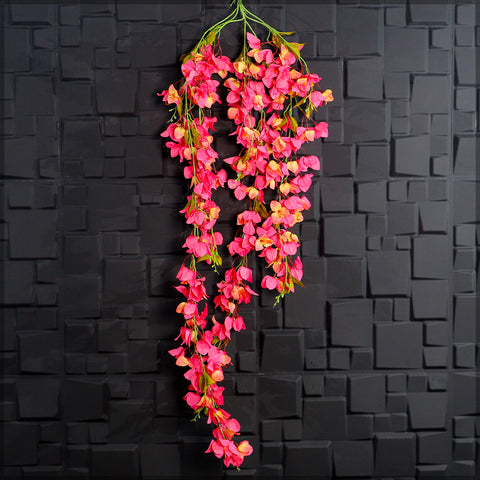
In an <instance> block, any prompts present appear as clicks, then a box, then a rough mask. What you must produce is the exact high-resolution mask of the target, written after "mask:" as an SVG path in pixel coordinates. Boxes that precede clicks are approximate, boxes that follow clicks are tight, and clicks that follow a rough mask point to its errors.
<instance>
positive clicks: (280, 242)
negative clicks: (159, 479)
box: [158, 0, 333, 468]
mask: <svg viewBox="0 0 480 480" xmlns="http://www.w3.org/2000/svg"><path fill="white" fill-rule="evenodd" d="M234 3H235V9H234V10H233V11H232V13H231V14H230V15H228V16H227V17H226V18H225V19H224V20H222V21H220V22H218V23H217V24H216V25H214V26H213V27H211V28H210V29H208V30H207V31H206V32H205V34H204V35H203V36H202V38H201V39H200V41H199V42H198V44H197V45H196V46H195V48H193V50H192V51H191V52H189V53H188V54H187V55H185V56H184V57H183V58H182V60H183V63H182V68H181V70H182V75H183V78H182V80H181V81H180V82H179V84H178V85H170V86H169V87H168V88H167V89H166V90H164V91H163V92H161V93H159V94H158V95H159V96H160V97H161V98H162V99H163V101H164V102H165V103H166V104H167V105H171V106H172V111H173V114H172V118H171V121H170V124H169V125H168V127H167V128H166V129H165V131H164V132H162V133H161V135H162V136H163V137H165V138H167V139H168V141H167V142H166V146H167V147H168V148H169V149H170V154H171V156H172V157H173V158H175V157H178V158H179V161H180V162H181V163H182V164H183V165H184V169H183V173H184V176H185V178H186V179H187V180H188V181H189V184H190V194H189V195H188V196H187V203H186V205H185V207H184V208H183V209H182V210H181V211H180V212H181V213H182V214H183V215H184V216H185V220H186V223H187V225H190V226H191V231H190V232H189V233H188V235H187V236H186V238H185V242H184V244H183V248H185V250H186V253H187V254H188V256H187V258H186V259H185V261H184V262H183V264H182V265H181V267H180V269H179V271H178V274H177V279H178V281H179V285H176V286H175V288H176V289H177V291H178V292H179V293H180V294H182V295H183V296H184V297H185V299H184V300H183V301H182V302H180V303H179V304H178V306H177V308H176V311H177V313H179V314H180V315H182V316H183V319H184V323H183V325H182V326H181V328H180V332H179V335H178V336H177V338H176V339H175V340H180V341H181V342H180V346H179V347H177V348H173V349H171V350H169V353H170V355H172V356H173V357H175V359H176V364H177V365H178V366H181V367H184V368H186V369H187V370H186V372H185V374H184V377H185V378H186V379H187V380H188V381H189V382H190V383H189V386H188V392H187V393H186V394H185V395H184V397H183V398H184V400H185V402H186V403H187V405H188V406H189V407H190V408H191V409H193V411H194V414H195V416H194V420H196V419H197V418H199V417H200V415H202V414H204V415H205V416H206V418H207V423H212V424H213V425H214V428H213V430H212V434H213V439H212V440H211V442H210V445H209V446H208V448H207V450H206V452H211V453H213V454H214V455H215V456H216V457H218V458H222V459H223V462H224V464H225V465H226V466H227V467H228V466H235V467H237V468H239V466H240V465H241V464H242V463H243V461H244V458H245V457H247V456H249V455H251V454H252V452H253V448H252V446H251V445H250V444H249V442H248V440H243V441H241V442H239V443H236V442H235V440H234V438H235V436H236V435H239V434H240V429H241V427H240V424H239V422H238V421H237V420H236V419H234V418H233V417H232V416H231V415H230V414H229V413H228V412H227V411H226V410H224V409H223V408H222V406H223V405H224V398H223V392H224V387H221V386H219V382H221V381H222V380H223V378H224V373H223V371H224V369H225V368H226V367H227V366H228V365H230V364H231V357H230V356H229V355H228V354H227V352H226V347H227V345H228V343H229V341H230V340H231V338H232V331H234V332H240V331H242V330H244V329H245V328H246V327H245V322H244V319H243V317H242V316H241V315H240V306H241V305H242V304H244V303H245V304H248V303H250V302H251V301H252V299H253V297H254V296H257V295H258V294H257V293H256V292H255V290H254V288H253V280H254V275H253V271H252V269H251V268H250V267H249V266H248V256H249V254H250V253H253V252H255V253H256V254H257V255H258V256H259V257H261V258H264V259H265V263H266V268H267V269H269V270H268V271H267V273H266V274H265V275H264V276H263V278H262V279H261V281H260V287H261V288H265V289H267V290H272V291H275V292H276V303H277V302H278V301H280V299H281V298H283V296H284V295H285V294H287V293H289V292H293V291H294V289H295V284H297V285H302V283H301V279H302V275H303V270H302V269H303V265H302V261H301V259H300V257H299V256H298V251H299V248H300V240H299V238H298V236H297V235H296V233H294V232H293V231H292V229H293V228H294V227H295V225H296V224H298V223H300V222H302V221H303V214H302V212H303V211H305V210H308V209H309V208H310V207H311V204H310V201H309V200H308V198H307V197H306V196H305V195H304V193H306V192H307V191H308V189H309V187H310V185H311V183H312V177H313V174H312V173H307V172H309V170H319V169H320V161H319V159H318V157H316V156H315V155H308V154H306V153H305V152H304V151H303V149H302V146H303V144H304V143H306V142H313V141H315V140H316V139H318V138H324V137H327V136H328V125H327V124H326V123H325V122H318V123H316V124H315V123H314V122H313V121H312V115H313V113H314V111H315V110H316V109H317V108H318V107H319V106H321V105H324V104H326V103H327V102H330V101H332V100H333V96H332V92H331V91H330V90H325V91H322V90H320V89H318V88H317V86H318V83H319V81H320V80H321V78H320V77H319V76H318V75H315V74H312V73H310V72H309V70H308V65H307V64H306V62H305V61H304V59H303V58H302V56H301V54H300V51H301V49H302V47H303V45H302V44H298V43H295V42H289V41H287V40H286V39H285V36H286V35H289V33H282V32H279V31H277V30H276V29H274V28H273V27H271V26H269V25H268V24H266V23H265V22H264V21H263V20H262V19H260V18H259V17H257V16H256V15H254V14H253V13H251V12H250V11H249V10H247V9H246V8H245V7H244V5H243V4H242V0H235V2H234ZM239 21H241V22H243V26H244V33H245V35H244V43H243V48H242V51H241V54H240V55H239V56H238V57H237V58H236V59H235V60H233V61H232V60H231V59H229V58H228V57H226V56H224V55H222V54H221V49H220V46H219V41H218V37H219V35H220V32H221V30H222V29H223V28H224V27H225V26H226V25H229V24H231V23H234V22H239ZM253 24H257V25H260V26H261V27H262V28H264V29H265V30H266V31H267V34H268V39H267V41H263V42H262V40H261V39H260V37H259V36H257V34H256V33H255V32H254V30H253V28H252V25H253ZM247 29H248V30H250V31H247ZM220 86H223V87H225V88H226V89H227V92H228V93H227V95H226V98H225V99H222V98H220V94H219V87H220ZM221 103H225V104H226V105H225V108H226V110H227V112H226V113H227V117H228V118H229V119H230V120H231V121H232V130H233V131H232V133H231V135H233V136H235V138H236V142H237V143H238V145H239V148H240V152H239V153H238V155H236V156H233V157H229V158H224V159H223V160H222V161H223V162H224V163H225V167H226V168H227V169H228V170H229V171H231V172H232V174H233V175H231V178H228V174H227V170H225V169H224V168H219V166H218V163H219V155H218V153H217V152H216V151H215V150H214V147H213V140H214V135H213V132H214V131H215V128H214V127H215V123H216V122H217V118H216V117H214V116H212V115H211V111H210V109H211V108H212V107H213V106H214V105H215V104H221ZM218 188H229V189H231V190H232V191H233V194H234V196H235V198H236V199H237V200H240V201H245V202H246V204H247V205H246V208H245V210H244V211H243V212H241V213H240V214H238V215H237V226H238V230H237V232H236V234H235V237H234V238H233V239H232V240H231V241H230V242H228V244H227V248H228V251H229V253H230V255H231V257H232V260H233V264H232V266H231V267H230V268H228V269H226V270H225V271H224V273H223V278H222V279H219V281H218V283H217V289H218V292H217V294H216V295H215V296H214V297H213V299H212V303H213V309H214V310H215V312H216V313H215V315H211V316H210V315H209V308H208V305H209V298H210V297H209V296H208V294H207V290H206V287H205V281H206V278H205V277H204V276H202V275H201V274H200V273H199V272H198V270H197V265H198V263H199V262H202V261H204V262H206V263H207V264H209V265H211V266H212V268H213V269H214V270H215V272H217V273H218V274H220V272H221V267H222V258H221V256H220V254H219V251H218V247H219V246H220V245H222V244H223V242H224V239H223V236H222V235H221V234H220V232H218V231H216V230H215V225H216V222H217V220H218V219H219V218H220V215H221V209H220V206H219V205H217V204H216V203H215V201H214V199H213V198H212V194H213V192H214V191H215V190H217V189H218ZM272 196H273V198H272ZM266 198H268V199H269V200H268V201H267V200H266Z"/></svg>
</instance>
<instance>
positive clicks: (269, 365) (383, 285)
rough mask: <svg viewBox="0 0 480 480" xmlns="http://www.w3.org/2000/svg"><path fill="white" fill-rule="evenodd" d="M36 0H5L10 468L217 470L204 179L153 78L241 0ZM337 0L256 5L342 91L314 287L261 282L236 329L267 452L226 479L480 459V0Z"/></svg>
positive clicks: (229, 48) (385, 472)
mask: <svg viewBox="0 0 480 480" xmlns="http://www.w3.org/2000/svg"><path fill="white" fill-rule="evenodd" d="M32 3H35V5H24V4H21V3H12V4H11V5H9V6H7V7H5V10H4V23H5V25H6V27H5V31H4V36H5V44H4V58H3V70H4V72H5V73H4V77H3V78H4V85H3V92H2V106H3V117H4V120H3V130H2V135H3V141H4V152H5V155H4V165H3V173H4V181H3V184H2V192H3V193H2V200H3V204H2V205H3V207H4V209H3V218H2V220H3V223H2V224H1V227H2V228H1V241H2V251H3V254H4V257H5V261H4V262H3V264H2V265H3V272H2V273H3V277H4V285H3V299H2V302H3V304H4V306H5V309H4V320H3V326H4V328H3V342H2V344H1V349H2V353H1V358H2V367H3V371H4V377H3V381H2V397H3V398H2V408H1V420H2V421H3V423H2V430H3V435H4V440H5V441H4V445H3V451H4V455H3V462H2V463H3V465H4V466H3V473H4V475H5V476H6V477H7V478H9V477H17V476H22V475H23V476H25V477H27V476H30V475H40V476H44V477H53V476H60V477H66V476H67V475H75V476H78V477H80V478H88V477H89V475H90V474H93V475H97V476H102V475H115V476H116V477H117V478H118V477H121V476H128V477H129V478H148V477H155V476H164V477H180V476H183V477H186V476H189V475H192V476H194V477H199V472H205V474H206V475H207V476H208V477H209V478H213V476H214V475H221V474H222V465H221V462H220V461H219V460H217V459H216V458H215V457H213V455H211V454H209V455H204V454H203V451H204V450H205V449H206V447H207V446H208V442H209V439H210V427H209V426H206V425H205V424H204V422H203V421H202V422H197V423H192V422H190V418H191V414H190V410H189V408H188V407H187V406H186V404H185V403H184V401H183V400H182V399H181V397H182V396H183V395H184V393H185V388H186V382H185V381H184V379H183V378H182V373H183V372H182V370H181V369H180V368H178V367H176V366H175V365H174V361H173V359H172V357H170V356H169V355H168V354H167V353H166V351H167V350H168V349H169V348H173V347H174V346H175V345H176V343H175V342H174V341H173V338H174V337H175V336H176V334H177V331H178V328H179V326H180V324H181V318H180V316H179V315H177V314H176V313H175V306H176V303H177V298H176V297H175V296H174V290H173V288H172V283H174V282H175V274H176V270H177V269H178V266H179V265H180V263H181V262H182V260H183V258H184V255H183V253H182V249H181V244H182V237H183V235H184V233H185V229H184V226H183V221H182V217H181V215H180V214H179V213H178V210H179V209H180V208H181V207H183V205H184V195H185V193H186V188H185V182H184V181H183V179H182V177H181V175H180V174H181V170H180V169H179V167H178V165H177V162H176V160H171V159H170V158H169V157H168V154H167V152H166V150H163V147H162V140H161V139H160V137H159V136H158V133H159V132H160V131H161V130H163V129H164V128H165V126H166V122H167V120H168V111H167V109H166V108H165V107H164V106H163V105H162V104H161V103H160V102H159V101H158V99H157V97H156V96H155V92H157V91H161V90H163V89H164V88H166V87H168V85H169V84H170V83H171V82H172V81H175V80H176V79H177V78H178V63H177V59H178V57H179V56H180V55H181V54H182V53H185V52H186V51H187V50H188V49H189V48H191V47H192V46H193V45H194V44H195V41H196V40H198V38H199V37H200V35H201V33H202V31H203V30H204V29H205V28H206V26H209V25H211V24H212V23H213V22H214V21H215V20H218V19H219V18H220V17H221V16H222V15H223V14H224V13H226V11H227V8H226V5H227V4H228V2H227V1H219V0H217V1H211V0H208V1H207V0H205V1H198V2H193V1H190V2H175V1H173V0H172V1H171V2H157V3H148V4H143V3H135V2H131V3H130V4H128V3H124V2H122V3H115V2H113V1H112V2H108V3H105V4H104V5H101V4H97V3H80V2H77V3H76V4H75V3H72V4H65V5H63V6H62V4H58V3H47V2H45V3H42V2H32ZM341 3H342V4H341V5H336V4H334V3H323V4H315V2H305V3H301V2H288V1H286V2H283V3H282V2H281V1H278V2H277V3H273V2H261V1H258V2H253V1H251V2H250V3H249V5H252V6H253V8H254V9H255V11H257V12H258V13H260V15H261V16H263V17H264V18H265V19H266V20H267V21H269V22H270V23H272V24H273V25H276V26H279V27H280V29H281V30H287V31H289V30H296V31H297V32H298V33H297V35H296V38H297V39H298V40H299V41H301V42H305V43H306V46H305V48H304V50H303V52H304V56H305V57H306V58H307V59H308V61H309V65H310V66H311V70H312V71H313V72H315V73H318V74H320V75H321V76H322V77H323V78H324V80H323V81H322V86H323V88H331V89H332V90H333V92H334V96H335V102H334V103H333V104H331V105H329V106H328V107H327V108H325V109H323V110H322V111H321V112H320V113H319V116H318V119H319V120H320V119H323V118H324V119H325V120H327V121H328V122H329V125H330V136H329V138H328V139H327V141H325V142H324V143H321V142H320V141H317V142H315V144H314V146H313V147H311V148H310V150H311V152H312V153H316V154H318V155H320V156H321V162H322V170H321V172H320V174H319V175H318V176H317V177H316V178H315V183H314V185H313V186H312V189H311V193H310V194H309V195H310V198H311V200H312V205H313V207H312V209H311V211H310V212H309V213H308V215H307V217H306V221H305V222H304V223H303V224H302V225H301V228H300V231H301V237H302V241H303V246H302V255H303V259H304V264H305V281H304V283H305V288H304V289H298V291H297V292H296V293H295V294H292V295H290V296H288V298H286V299H285V301H284V303H283V305H281V306H280V307H275V308H274V307H272V306H271V305H272V299H271V297H270V296H268V295H264V294H263V293H262V295H261V296H260V299H259V300H257V301H256V302H255V303H253V304H251V305H250V306H249V308H246V309H244V312H245V315H244V316H245V318H246V319H247V320H248V322H247V323H248V325H247V327H248V330H247V331H245V332H242V333H241V334H236V335H235V339H234V341H233V342H232V344H231V346H230V347H229V352H230V353H231V355H232V357H233V361H234V366H233V367H230V368H229V369H228V372H229V373H228V375H227V378H226V380H225V381H224V385H225V387H226V388H227V392H228V395H227V396H226V408H227V410H229V411H231V412H232V413H233V414H234V415H235V416H236V417H237V418H238V419H239V421H240V423H241V425H242V431H243V433H244V434H245V436H244V437H243V438H248V439H249V440H250V441H251V443H252V444H253V446H254V448H255V453H254V454H253V455H252V456H251V457H248V458H247V459H246V461H245V463H244V465H243V467H244V468H243V469H242V471H241V472H236V471H229V472H228V473H226V474H225V475H226V477H225V478H233V477H237V476H241V477H242V478H255V475H258V476H262V475H263V476H272V477H274V478H283V477H287V476H291V477H299V476H302V475H305V476H314V475H316V476H324V477H332V478H340V477H371V476H374V475H375V476H378V477H383V478H385V477H388V478H395V477H402V478H423V477H424V476H426V475H433V476H435V477H437V478H438V477H444V476H454V475H459V476H465V477H473V476H474V474H475V464H476V462H478V459H479V452H480V415H479V411H480V410H479V408H478V405H477V395H476V394H477V393H478V389H477V386H478V383H477V380H478V374H477V373H476V367H477V366H478V364H479V358H480V355H479V338H478V336H477V330H476V309H475V307H476V303H477V301H478V295H477V294H476V290H477V287H478V278H479V276H478V274H479V267H478V265H479V263H478V251H479V243H480V229H479V223H478V222H479V217H478V215H477V214H476V210H475V191H476V187H477V185H478V183H476V182H475V181H474V180H475V176H474V174H475V147H476V145H477V152H478V136H476V135H478V130H477V128H478V127H477V125H478V92H477V89H476V88H477V87H476V81H475V66H476V60H477V56H476V51H478V46H479V45H480V32H479V27H478V26H477V25H478V22H477V21H476V19H478V10H477V11H476V10H475V4H474V3H469V2H468V1H464V2H463V1H462V2H459V3H456V4H454V3H447V2H443V3H441V2H439V4H438V5H427V4H422V3H418V4H415V5H413V4H412V5H410V6H408V5H405V4H403V5H401V4H399V5H383V4H381V2H380V3H379V2H377V1H376V2H372V3H373V4H372V5H367V4H364V5H363V4H362V5H358V3H359V2H358V1H357V2H355V1H352V2H341ZM390 3H391V2H390ZM399 3H401V2H399ZM224 46H225V52H226V53H230V52H235V49H236V48H237V44H236V43H235V41H234V40H232V39H231V37H229V36H228V35H227V36H226V37H225V39H224ZM227 127H228V126H227V125H226V124H224V125H223V131H227ZM217 148H218V149H219V150H220V151H221V152H223V153H226V152H227V151H229V149H231V145H230V144H229V143H228V142H226V141H225V136H223V137H222V136H220V138H219V140H218V142H217ZM222 202H223V203H222V205H223V208H224V210H223V212H224V213H225V215H226V217H224V218H226V219H227V220H226V222H225V223H224V224H223V225H222V226H221V229H222V231H223V232H225V233H228V231H229V228H230V222H229V220H230V218H232V217H233V215H234V213H235V211H236V209H237V208H238V206H237V205H235V203H234V202H233V201H232V199H231V198H230V197H228V195H227V196H226V197H225V198H224V199H223V201H222ZM258 276H259V267H258V268H257V277H258ZM209 278H210V280H211V285H213V282H214V281H215V278H214V277H213V276H211V275H210V276H209Z"/></svg>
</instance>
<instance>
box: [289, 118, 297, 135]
mask: <svg viewBox="0 0 480 480" xmlns="http://www.w3.org/2000/svg"><path fill="white" fill-rule="evenodd" d="M290 122H291V123H292V129H293V131H294V132H296V131H297V128H298V122H297V121H296V120H295V118H293V117H292V116H290Z"/></svg>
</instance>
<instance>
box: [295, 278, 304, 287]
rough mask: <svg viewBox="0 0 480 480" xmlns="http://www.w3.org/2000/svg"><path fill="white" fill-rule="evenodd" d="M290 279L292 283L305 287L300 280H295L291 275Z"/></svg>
mask: <svg viewBox="0 0 480 480" xmlns="http://www.w3.org/2000/svg"><path fill="white" fill-rule="evenodd" d="M292 280H293V283H295V284H296V285H300V286H301V287H302V288H303V287H305V285H304V284H303V283H302V282H301V281H300V280H297V279H296V278H295V277H292Z"/></svg>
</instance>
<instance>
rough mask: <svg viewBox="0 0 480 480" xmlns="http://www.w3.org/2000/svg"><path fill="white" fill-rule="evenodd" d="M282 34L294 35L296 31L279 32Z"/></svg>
mask: <svg viewBox="0 0 480 480" xmlns="http://www.w3.org/2000/svg"><path fill="white" fill-rule="evenodd" d="M278 33H279V34H280V35H293V34H294V33H296V32H295V31H293V32H278Z"/></svg>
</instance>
